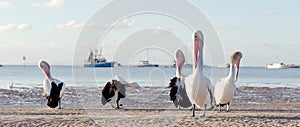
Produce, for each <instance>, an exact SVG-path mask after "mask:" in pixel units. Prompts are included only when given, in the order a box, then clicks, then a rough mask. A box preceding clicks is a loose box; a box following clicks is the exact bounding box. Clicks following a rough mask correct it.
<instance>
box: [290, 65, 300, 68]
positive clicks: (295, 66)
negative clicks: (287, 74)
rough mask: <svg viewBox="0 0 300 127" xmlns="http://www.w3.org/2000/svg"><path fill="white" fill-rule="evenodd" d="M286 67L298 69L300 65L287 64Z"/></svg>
mask: <svg viewBox="0 0 300 127" xmlns="http://www.w3.org/2000/svg"><path fill="white" fill-rule="evenodd" d="M288 67H289V68H300V65H296V64H289V65H288Z"/></svg>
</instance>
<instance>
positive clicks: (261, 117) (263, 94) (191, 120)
mask: <svg viewBox="0 0 300 127" xmlns="http://www.w3.org/2000/svg"><path fill="white" fill-rule="evenodd" d="M99 90H100V89H99V88H78V87H69V88H67V89H66V93H65V96H64V98H63V103H62V106H63V108H62V109H50V108H48V107H47V106H46V105H45V100H44V98H43V96H42V89H41V88H30V89H29V88H14V89H13V90H5V89H0V99H1V102H0V108H1V110H0V121H1V122H0V126H22V127H23V126H55V127H57V126H76V127H78V126H83V127H88V126H93V127H94V126H149V127H150V126H178V127H181V126H300V105H299V104H300V97H299V96H300V95H299V94H300V89H299V88H267V87H241V88H239V89H238V90H237V93H236V96H235V98H234V100H233V102H232V107H231V108H232V111H231V112H228V113H227V112H220V113H218V112H217V111H208V112H207V117H205V118H200V117H199V116H200V114H201V113H202V111H200V110H198V111H196V117H191V111H190V110H189V109H176V108H175V107H174V106H173V105H172V103H171V102H170V101H169V98H168V89H165V88H145V90H144V91H141V92H140V93H136V92H134V91H129V92H128V93H127V97H128V98H127V99H123V100H122V101H121V103H122V104H123V105H124V106H123V107H122V108H121V109H119V110H115V109H112V108H111V106H110V105H106V106H102V105H101V104H100V102H97V101H99V100H100V99H99V100H98V98H100V96H101V95H100V91H99ZM154 94H159V95H157V96H156V97H155V98H151V97H152V96H153V95H154ZM150 95H152V96H150ZM139 96H141V97H143V98H144V99H140V98H139ZM129 98H131V99H129ZM132 98H135V99H132ZM142 100H146V101H142ZM79 102H81V103H79Z"/></svg>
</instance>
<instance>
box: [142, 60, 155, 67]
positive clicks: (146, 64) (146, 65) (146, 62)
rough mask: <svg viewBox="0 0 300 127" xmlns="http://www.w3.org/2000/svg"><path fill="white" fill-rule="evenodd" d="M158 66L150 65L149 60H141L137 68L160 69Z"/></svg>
mask: <svg viewBox="0 0 300 127" xmlns="http://www.w3.org/2000/svg"><path fill="white" fill-rule="evenodd" d="M158 66H159V65H158V64H150V63H149V60H141V61H140V63H139V64H138V65H137V67H158Z"/></svg>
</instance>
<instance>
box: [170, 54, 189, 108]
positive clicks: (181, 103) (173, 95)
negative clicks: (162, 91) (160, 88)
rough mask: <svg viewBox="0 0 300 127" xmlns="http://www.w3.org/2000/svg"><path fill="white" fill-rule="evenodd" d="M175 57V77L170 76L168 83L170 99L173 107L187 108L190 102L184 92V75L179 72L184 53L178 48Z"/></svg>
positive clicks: (183, 60)
mask: <svg viewBox="0 0 300 127" xmlns="http://www.w3.org/2000/svg"><path fill="white" fill-rule="evenodd" d="M175 59H176V77H174V78H172V79H171V80H170V83H169V88H171V90H170V99H171V101H173V103H174V105H175V107H179V108H180V107H184V108H188V107H190V106H191V105H192V104H191V102H190V101H189V98H188V96H187V94H186V90H185V85H184V79H185V76H183V75H182V74H181V70H182V66H183V64H184V62H185V58H184V54H183V53H182V51H181V50H180V49H178V50H177V51H176V52H175Z"/></svg>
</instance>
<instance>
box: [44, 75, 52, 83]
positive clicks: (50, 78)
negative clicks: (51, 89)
mask: <svg viewBox="0 0 300 127" xmlns="http://www.w3.org/2000/svg"><path fill="white" fill-rule="evenodd" d="M44 75H45V77H46V78H47V80H48V81H49V82H50V83H51V82H52V81H53V78H52V76H51V74H50V72H44Z"/></svg>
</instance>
